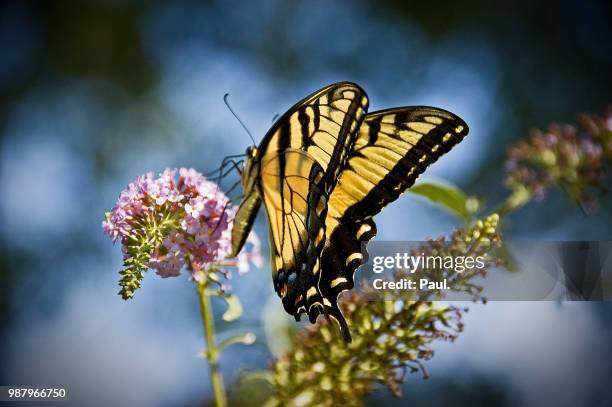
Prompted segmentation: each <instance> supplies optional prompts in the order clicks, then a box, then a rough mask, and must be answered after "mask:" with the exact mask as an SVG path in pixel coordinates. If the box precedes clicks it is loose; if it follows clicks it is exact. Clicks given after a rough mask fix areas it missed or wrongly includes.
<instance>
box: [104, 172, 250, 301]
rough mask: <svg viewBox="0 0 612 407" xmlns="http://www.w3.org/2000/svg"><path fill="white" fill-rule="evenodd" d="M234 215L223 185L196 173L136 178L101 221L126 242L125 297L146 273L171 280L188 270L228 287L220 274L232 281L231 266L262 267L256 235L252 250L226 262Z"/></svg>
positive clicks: (110, 233)
mask: <svg viewBox="0 0 612 407" xmlns="http://www.w3.org/2000/svg"><path fill="white" fill-rule="evenodd" d="M235 213H236V208H235V207H233V206H231V205H230V201H229V199H228V197H227V196H226V195H225V194H224V193H223V191H221V189H220V188H219V186H218V185H217V184H216V183H214V182H212V181H209V180H207V179H206V178H205V177H204V176H203V175H202V174H200V173H199V172H197V171H196V170H194V169H186V168H181V169H179V170H177V169H166V170H164V171H163V172H162V173H161V174H160V175H159V177H157V178H154V176H153V174H152V173H148V174H145V175H142V176H139V177H136V179H135V180H134V181H133V182H131V183H129V184H128V186H127V187H126V188H125V190H123V191H122V192H121V194H120V195H119V199H118V200H117V203H116V204H115V207H114V208H113V209H112V210H111V211H110V212H107V213H106V215H105V220H104V221H103V222H102V227H103V229H104V232H105V233H106V234H107V235H108V236H110V237H111V239H112V240H113V241H119V242H120V243H121V248H122V251H123V270H122V271H121V272H120V274H121V276H122V277H121V280H120V282H119V285H120V286H121V291H120V294H121V296H122V297H123V298H124V299H129V298H132V297H133V296H134V292H135V290H136V289H138V288H140V286H141V282H142V279H143V277H144V272H145V271H146V270H147V269H154V270H156V273H157V274H158V275H159V276H161V277H163V278H167V277H176V276H179V275H180V273H181V270H182V269H183V268H185V269H187V270H188V272H189V273H190V276H191V278H193V279H194V280H196V281H198V282H203V281H204V280H205V279H210V280H211V281H213V282H215V283H216V284H218V285H219V288H221V289H223V288H224V287H223V286H222V285H221V284H220V283H219V278H218V277H217V276H216V274H217V273H222V274H224V275H225V276H226V277H229V268H237V269H238V271H239V272H241V273H243V272H246V271H248V269H249V263H254V264H256V265H260V264H261V262H262V260H261V256H260V253H259V248H260V244H259V240H258V238H257V236H256V235H255V234H253V233H252V234H251V235H250V236H249V239H248V241H247V243H248V244H249V245H248V246H249V247H250V250H248V251H243V252H242V253H241V254H240V255H239V257H238V258H235V259H227V258H226V257H227V256H228V255H229V253H230V249H231V228H232V224H233V221H234V216H235Z"/></svg>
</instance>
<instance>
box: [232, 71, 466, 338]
mask: <svg viewBox="0 0 612 407" xmlns="http://www.w3.org/2000/svg"><path fill="white" fill-rule="evenodd" d="M367 109H368V97H367V95H366V93H365V92H364V91H363V89H361V87H359V86H358V85H356V84H354V83H350V82H341V83H335V84H332V85H329V86H326V87H325V88H323V89H321V90H318V91H316V92H314V93H313V94H311V95H310V96H307V97H306V98H304V99H303V100H301V101H300V102H298V103H296V104H295V105H294V106H293V107H292V108H291V109H289V110H288V111H287V112H286V113H285V114H284V115H282V116H281V117H280V119H278V120H277V121H276V122H275V123H274V124H273V126H272V128H271V129H270V130H269V131H268V133H267V134H266V135H265V137H264V138H263V140H262V141H261V144H260V145H259V147H254V146H253V147H249V148H248V150H247V161H246V163H245V165H244V168H243V172H242V187H243V190H244V198H243V200H242V203H241V204H240V208H239V210H238V212H237V214H236V218H235V221H234V227H233V230H232V252H233V254H234V255H236V254H238V252H239V251H240V249H241V248H242V246H243V245H244V242H245V240H246V237H247V235H248V234H249V231H250V230H251V227H252V226H253V222H254V221H255V217H256V216H257V211H258V209H259V207H260V205H261V203H262V202H263V204H264V207H265V209H266V214H267V217H268V228H269V235H270V247H271V265H272V278H273V280H274V289H275V291H276V293H277V294H278V295H279V296H280V297H281V299H282V302H283V306H284V307H285V310H286V311H287V312H288V313H289V314H291V315H293V316H294V317H295V318H296V320H298V321H299V319H300V316H301V315H302V314H304V313H305V314H308V317H309V319H310V322H311V323H314V322H315V321H316V319H317V316H318V315H319V314H325V315H326V316H331V317H333V318H334V319H336V320H337V321H338V323H339V325H340V330H341V332H342V335H343V337H344V339H345V340H347V341H350V340H351V335H350V331H349V328H348V326H347V323H346V320H345V319H344V316H343V315H342V312H341V311H340V309H339V307H338V296H339V294H340V293H341V292H342V291H345V290H350V289H351V288H353V285H354V280H353V275H354V272H355V270H356V269H357V268H358V267H359V266H360V265H361V264H363V262H364V261H365V259H364V254H365V253H364V251H363V250H362V244H364V243H366V242H368V241H369V240H370V239H372V237H374V235H375V234H376V224H375V223H374V220H373V219H372V217H373V216H374V215H376V214H377V213H378V212H380V211H381V210H382V208H384V207H385V205H387V204H388V203H389V202H392V201H394V200H396V199H397V198H398V197H399V196H400V194H401V193H402V192H404V191H405V190H406V189H407V188H409V187H410V186H412V185H413V184H414V181H415V180H416V178H417V177H418V176H419V175H420V174H421V173H422V172H423V171H425V169H426V168H427V166H429V165H430V164H431V163H433V162H434V161H436V160H437V159H438V157H440V156H441V155H442V154H444V153H446V152H447V151H449V150H450V149H451V147H453V146H454V145H455V144H457V143H458V142H460V141H461V140H462V139H463V137H465V135H466V134H467V133H468V126H467V125H466V124H465V122H464V121H463V120H461V119H460V118H459V117H457V116H456V115H454V114H452V113H450V112H447V111H445V110H442V109H438V108H435V107H425V106H415V107H399V108H392V109H386V110H381V111H377V112H373V113H367Z"/></svg>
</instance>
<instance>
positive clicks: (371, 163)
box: [319, 107, 468, 314]
mask: <svg viewBox="0 0 612 407" xmlns="http://www.w3.org/2000/svg"><path fill="white" fill-rule="evenodd" d="M467 132H468V126H467V125H466V124H465V122H464V121H463V120H461V119H460V118H459V117H457V116H455V115H454V114H452V113H450V112H447V111H444V110H442V109H437V108H431V107H405V108H396V109H389V110H384V111H380V112H374V113H371V114H368V115H367V116H366V118H365V120H364V122H363V124H362V125H361V127H360V129H359V133H358V135H357V139H356V141H355V144H354V146H353V149H352V150H351V152H350V153H349V157H348V160H347V161H346V163H345V164H344V166H343V167H342V169H341V173H340V179H339V181H338V183H337V185H336V187H335V188H334V190H333V192H332V194H331V195H330V199H329V207H328V214H327V218H326V221H325V225H326V230H327V235H328V240H327V243H326V244H325V247H324V248H323V253H322V257H321V267H322V270H323V272H322V273H321V278H320V280H319V290H320V291H321V294H322V295H323V297H324V298H325V299H327V301H328V302H330V303H331V306H330V307H329V309H328V311H329V313H332V314H338V313H339V312H340V311H339V309H338V307H337V298H338V295H339V294H340V292H342V291H345V290H349V289H351V288H353V285H354V280H353V275H354V272H355V270H356V269H357V268H358V267H359V266H360V265H361V264H363V263H364V262H365V261H366V256H367V253H366V252H365V250H364V248H363V243H366V242H368V241H369V240H370V239H371V238H372V237H374V236H375V235H376V225H375V223H374V221H373V219H372V217H373V216H374V215H376V214H377V213H379V212H380V211H381V210H382V209H383V208H384V207H385V206H386V205H387V204H389V203H390V202H392V201H394V200H396V199H397V198H398V197H399V195H400V194H401V193H403V192H404V191H405V190H406V189H407V188H409V187H410V186H412V185H413V184H414V182H415V180H416V178H417V177H418V176H419V175H420V174H421V173H422V172H423V171H425V169H426V168H427V167H428V166H429V165H430V164H431V163H433V162H434V161H436V160H437V159H438V158H439V157H440V156H441V155H442V154H444V153H446V152H448V151H449V150H450V149H451V148H452V147H453V146H454V145H456V144H457V143H458V142H460V141H461V140H462V139H463V137H465V135H466V134H467Z"/></svg>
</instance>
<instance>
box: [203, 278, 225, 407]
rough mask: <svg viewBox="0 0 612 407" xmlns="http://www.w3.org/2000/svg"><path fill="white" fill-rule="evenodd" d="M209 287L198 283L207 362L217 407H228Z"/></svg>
mask: <svg viewBox="0 0 612 407" xmlns="http://www.w3.org/2000/svg"><path fill="white" fill-rule="evenodd" d="M207 285H208V284H207V283H206V282H204V283H198V285H197V287H198V296H199V297H200V312H201V314H202V324H203V325H204V334H205V336H206V360H207V361H208V367H209V368H210V382H211V384H212V388H213V395H214V397H215V405H216V406H217V407H226V406H227V399H226V396H225V388H224V385H223V376H221V371H220V370H219V350H218V349H217V345H216V344H215V320H214V318H213V314H212V306H211V303H210V297H209V295H208V293H207V292H206V286H207Z"/></svg>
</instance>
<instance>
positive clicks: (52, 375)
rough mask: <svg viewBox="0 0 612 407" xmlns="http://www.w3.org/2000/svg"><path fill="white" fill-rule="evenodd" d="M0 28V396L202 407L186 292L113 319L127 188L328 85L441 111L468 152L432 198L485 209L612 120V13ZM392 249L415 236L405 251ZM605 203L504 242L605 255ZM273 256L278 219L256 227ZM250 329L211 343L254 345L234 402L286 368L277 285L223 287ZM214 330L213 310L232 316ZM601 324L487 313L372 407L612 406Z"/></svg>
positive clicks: (259, 279) (475, 316) (115, 6)
mask: <svg viewBox="0 0 612 407" xmlns="http://www.w3.org/2000/svg"><path fill="white" fill-rule="evenodd" d="M34 4H35V3H34V2H23V3H21V2H20V3H17V2H16V3H6V4H3V5H2V6H0V7H1V8H0V54H1V55H2V58H3V62H2V63H1V64H0V95H1V97H0V126H1V127H0V134H2V137H1V140H0V190H2V194H1V196H0V227H1V228H0V240H1V248H0V264H1V266H2V268H1V274H0V277H1V278H0V287H1V293H0V295H1V298H2V299H1V301H0V315H1V320H0V321H1V322H0V342H2V346H1V347H0V360H1V361H2V363H0V384H7V385H8V384H41V385H47V384H57V385H65V386H67V387H68V388H69V389H70V391H71V397H72V402H73V403H74V404H75V405H82V404H83V403H84V402H87V404H89V405H113V404H115V405H135V406H140V405H142V406H178V405H181V406H182V405H208V403H209V402H210V396H211V395H210V388H209V384H208V377H207V375H208V373H207V367H206V364H205V362H204V361H203V360H201V359H199V358H196V357H195V355H196V354H197V352H198V351H200V350H201V348H202V347H203V343H202V329H201V325H200V321H199V314H198V307H197V298H196V293H195V290H194V288H193V286H192V285H191V284H190V282H189V281H187V277H186V276H182V277H180V278H177V279H167V280H163V281H162V280H161V279H159V278H156V277H155V276H154V275H153V273H150V274H149V275H147V276H146V278H145V281H144V287H143V289H142V290H140V291H139V292H138V293H137V295H136V299H135V300H134V301H131V302H129V303H126V302H123V301H122V300H121V299H120V298H119V297H118V296H117V295H116V291H117V286H116V282H117V280H118V276H117V271H118V270H119V269H120V266H121V253H120V250H119V247H117V246H113V245H112V244H111V243H110V241H109V240H108V239H107V238H106V237H105V236H103V235H102V230H101V227H100V224H101V220H102V216H103V213H104V211H106V210H109V209H110V208H111V207H112V206H113V204H114V202H115V200H116V197H117V195H118V193H119V192H120V191H121V189H123V188H124V186H125V185H126V184H127V183H128V182H129V181H131V180H132V179H133V177H134V176H136V175H138V174H141V173H144V172H147V171H156V172H158V171H161V170H163V169H164V168H165V167H179V166H184V167H194V168H196V169H198V170H200V171H202V172H206V171H209V170H211V169H214V168H216V167H217V166H218V165H219V162H220V160H221V158H222V157H223V156H225V155H229V154H236V153H242V152H243V151H244V149H245V148H246V147H247V146H248V145H249V143H250V141H249V139H248V136H247V135H246V134H245V133H244V132H243V131H242V129H241V128H240V126H239V124H238V123H237V122H236V120H235V119H234V118H233V117H232V116H231V114H230V113H229V111H228V110H227V108H226V107H225V106H224V104H223V102H222V96H223V94H224V93H226V92H227V93H230V94H231V102H232V105H233V107H234V109H235V110H237V111H238V112H239V114H240V116H241V118H242V120H243V121H244V122H245V123H246V124H247V125H248V127H249V128H250V130H251V132H252V133H253V134H254V135H255V137H256V139H260V138H261V137H263V135H264V134H265V132H266V130H267V129H268V127H269V126H270V124H271V120H272V117H273V116H274V115H275V114H277V113H282V112H284V111H285V110H286V109H287V108H288V107H290V106H291V105H292V104H293V103H294V102H295V101H297V100H298V99H300V98H301V97H303V96H304V95H306V94H308V93H310V92H312V91H314V90H315V89H318V88H320V87H322V86H324V85H326V84H328V83H331V82H334V81H339V80H351V81H355V82H357V83H359V84H361V85H362V87H363V88H364V89H365V90H366V91H367V92H368V94H369V96H370V106H371V110H377V109H382V108H386V107H391V106H398V105H416V104H419V105H434V106H438V107H442V108H445V109H448V110H451V111H453V112H455V113H457V114H458V115H459V116H461V117H462V118H463V119H465V121H466V122H467V123H468V124H469V125H470V135H469V137H468V138H467V139H466V140H465V141H464V142H463V143H462V144H460V145H459V146H458V147H457V148H455V149H454V150H453V151H452V153H450V154H448V155H447V156H445V157H444V159H442V160H441V161H440V162H438V163H436V164H435V165H433V166H432V167H431V168H430V169H429V170H428V172H427V174H425V176H424V177H423V179H428V178H429V179H432V178H442V179H446V180H449V181H452V182H454V183H456V184H458V185H459V186H461V187H462V188H464V189H465V190H467V191H469V192H470V193H474V194H480V195H486V196H487V197H488V199H489V200H490V202H492V203H494V202H497V201H499V200H500V199H502V198H503V197H504V196H505V194H506V193H507V192H506V191H505V190H504V188H503V186H502V184H501V180H502V177H503V174H502V165H501V161H502V159H503V157H504V154H505V149H506V148H507V146H508V145H510V144H511V143H512V141H513V140H515V139H517V138H519V137H523V136H525V135H526V134H527V133H528V131H529V129H530V128H533V127H544V126H546V125H547V123H549V122H551V121H562V122H563V121H565V122H573V121H575V120H576V118H577V115H578V114H579V113H580V112H584V111H592V112H598V113H602V112H603V111H604V109H605V108H606V106H607V104H608V103H610V102H612V98H611V97H610V89H612V86H611V85H612V77H610V75H609V72H612V69H611V68H612V41H610V38H611V34H612V33H611V31H612V28H611V26H610V23H609V21H610V7H609V5H605V4H604V2H579V1H561V2H542V3H540V4H531V3H525V4H519V3H516V5H514V6H512V7H509V8H507V9H504V8H503V7H497V6H494V5H490V4H488V2H484V1H483V2H478V1H468V2H466V3H465V4H462V5H461V6H460V5H457V4H455V3H454V2H448V3H445V2H442V3H439V4H436V5H432V4H429V5H428V4H426V3H423V4H408V3H404V2H399V1H390V2H365V1H355V2H334V3H331V2H324V1H313V2H291V3H290V2H283V1H281V0H270V1H261V2H240V3H238V2H234V1H217V2H214V1H212V2H204V3H191V2H172V3H171V4H170V3H162V2H125V3H123V2H121V3H120V2H109V3H107V2H83V3H81V4H79V5H76V6H68V5H63V4H60V3H58V4H55V3H52V2H49V3H41V4H39V5H36V6H35V5H34ZM377 223H378V229H379V234H378V237H377V239H379V240H419V239H425V238H427V237H435V236H438V235H441V234H447V233H448V232H449V231H451V230H452V229H453V228H454V227H456V226H457V224H456V221H455V219H453V218H452V217H450V216H449V215H447V214H445V213H443V212H441V211H440V210H439V209H437V208H434V207H432V206H430V205H429V204H428V203H426V202H424V201H422V200H420V199H419V198H417V197H414V196H411V195H409V194H408V195H405V196H404V197H403V198H402V199H400V200H399V201H398V202H396V203H395V204H393V205H391V206H390V207H389V208H387V209H386V210H385V211H384V212H383V213H382V214H381V215H380V216H379V217H378V218H377ZM398 225H402V226H401V227H398ZM611 226H612V219H611V215H610V198H609V197H604V198H603V199H602V202H601V208H600V210H599V211H598V212H597V213H596V214H595V215H593V216H592V217H585V216H584V214H583V213H582V212H581V211H580V210H579V208H577V207H576V206H575V205H574V204H572V203H569V202H568V201H567V200H565V198H564V196H563V195H562V194H561V193H557V192H553V193H552V194H551V195H550V196H549V197H548V198H547V200H545V201H544V202H543V203H536V204H532V205H530V206H528V207H526V208H524V209H522V210H521V211H520V212H518V213H516V214H513V216H512V218H511V220H510V223H509V225H508V229H507V235H508V236H510V237H513V238H521V239H541V240H597V239H601V240H609V239H610V230H612V228H611ZM256 229H257V232H258V233H259V235H260V236H262V237H265V236H267V232H266V230H265V224H264V216H263V214H260V217H259V219H258V223H257V225H256ZM231 284H232V287H233V289H234V291H235V292H236V293H237V294H238V295H239V296H240V298H241V300H242V302H243V305H244V308H245V311H246V312H245V315H244V316H243V317H242V319H240V320H239V321H237V322H232V323H224V322H222V321H219V326H220V329H221V335H222V336H226V335H230V334H232V333H237V332H243V331H245V330H247V329H248V330H251V331H253V332H255V333H256V334H257V335H258V338H259V339H258V341H257V343H256V344H255V345H254V346H251V347H248V348H247V347H240V346H237V347H234V348H231V350H230V351H228V352H226V353H225V354H224V355H223V359H222V367H223V372H224V374H225V377H226V381H227V382H228V384H229V387H230V389H232V390H234V391H238V387H237V386H236V385H235V384H234V380H235V378H236V376H237V374H238V373H239V372H240V371H242V370H244V369H250V370H255V369H263V368H265V367H266V366H267V363H268V361H269V360H270V358H271V357H272V354H271V351H270V349H268V347H267V345H266V339H265V328H264V316H265V315H276V317H277V318H285V316H284V314H283V313H279V312H278V307H279V301H277V300H276V297H275V294H274V293H273V290H272V284H271V279H270V273H269V266H268V264H266V265H264V267H263V268H262V269H260V270H253V271H251V272H250V273H248V274H246V275H244V276H240V277H236V278H234V279H233V280H232V281H231ZM215 305H218V306H219V308H218V310H219V311H221V310H222V304H215ZM611 309H612V308H611V307H610V306H609V304H593V303H572V304H567V303H564V304H558V303H551V302H539V303H528V302H522V303H519V302H492V303H489V304H487V305H485V306H483V305H474V306H471V311H470V313H469V314H468V315H467V316H466V331H465V332H464V333H463V334H462V335H461V337H460V339H459V340H458V341H457V342H456V343H454V344H437V345H436V347H435V349H436V356H435V357H434V359H433V360H432V361H430V362H429V363H428V367H429V370H430V373H431V378H430V379H429V380H427V381H422V380H421V379H420V378H418V377H417V376H413V377H410V378H409V380H408V383H407V384H406V385H405V387H404V393H405V396H404V398H403V399H401V400H396V399H393V398H391V397H390V396H389V395H387V393H386V391H380V392H377V393H375V394H374V395H372V396H370V397H369V398H368V399H367V404H368V405H372V406H375V405H388V404H392V403H396V404H397V405H403V403H406V404H410V405H431V404H436V403H443V402H446V403H453V404H456V405H475V404H478V403H481V404H482V403H486V404H495V405H506V404H508V405H510V404H511V405H514V406H536V405H542V404H543V403H544V404H554V405H567V406H577V405H587V404H590V405H602V406H603V405H607V404H609V403H611V402H612V395H611V394H610V390H609V386H606V385H609V383H610V378H611V377H612V363H611V362H610V360H612V346H611V345H610V343H612V341H610V339H611V338H610V324H609V322H610V317H611V315H612V313H611Z"/></svg>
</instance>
